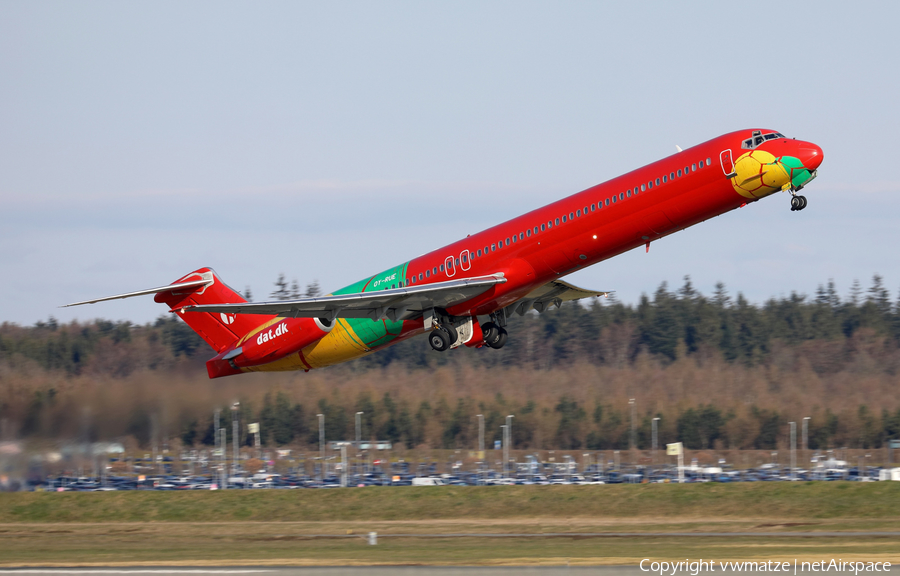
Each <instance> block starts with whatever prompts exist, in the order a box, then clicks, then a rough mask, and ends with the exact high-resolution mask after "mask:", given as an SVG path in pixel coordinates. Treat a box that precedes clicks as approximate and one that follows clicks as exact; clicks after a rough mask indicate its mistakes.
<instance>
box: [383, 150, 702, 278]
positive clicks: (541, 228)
mask: <svg viewBox="0 0 900 576" xmlns="http://www.w3.org/2000/svg"><path fill="white" fill-rule="evenodd" d="M711 165H712V159H711V158H707V159H706V160H700V161H699V162H695V163H693V164H691V165H690V166H685V167H684V168H679V169H678V170H676V171H674V172H669V173H668V174H663V175H662V176H661V177H659V178H656V179H653V180H650V181H648V182H647V183H646V184H641V185H640V186H635V187H634V188H629V189H628V190H626V191H625V192H620V193H619V194H618V195H613V196H610V197H609V198H605V199H603V200H601V201H599V202H597V203H596V204H591V205H590V206H585V207H584V208H578V209H577V210H575V211H574V212H569V213H568V214H563V215H562V216H561V217H559V218H555V219H553V220H548V221H547V223H546V224H543V223H542V224H540V225H538V226H535V227H533V228H530V229H528V230H526V231H524V232H519V233H518V234H517V235H516V234H514V235H512V236H510V237H509V238H505V239H504V238H500V239H499V240H498V241H497V242H492V243H491V244H490V246H485V247H484V248H479V249H478V250H476V251H474V252H469V253H468V254H467V251H464V252H463V256H462V262H463V263H468V262H470V261H474V260H475V258H476V257H477V258H481V257H482V256H486V255H487V254H488V253H490V252H496V251H497V250H499V249H501V248H503V247H505V246H509V245H511V244H515V243H517V242H519V241H520V240H524V239H525V238H530V237H531V236H532V235H535V236H536V235H537V234H538V232H545V231H547V230H549V229H551V228H553V227H554V226H559V225H561V224H565V223H566V222H568V221H570V220H574V219H575V218H580V217H581V216H582V215H584V216H587V214H588V212H595V211H597V210H599V209H601V208H603V207H604V206H609V205H610V203H613V204H616V203H617V202H619V201H624V200H625V199H626V198H630V197H631V196H637V195H638V192H645V191H647V190H652V189H653V187H654V186H661V185H663V184H666V183H667V182H669V181H672V180H675V178H681V177H682V176H687V175H688V174H689V173H691V172H696V171H697V170H700V169H701V168H705V167H707V166H711ZM467 255H468V256H469V258H468V260H467V259H466V256H467ZM459 263H460V259H459V258H457V259H456V266H459ZM438 271H440V272H443V271H444V265H443V264H441V265H440V266H435V267H433V268H431V269H430V270H425V272H420V273H419V275H418V276H416V275H413V276H412V277H411V278H407V279H406V284H407V285H409V284H415V283H416V282H417V281H418V282H421V281H422V280H424V279H425V278H429V277H431V276H432V275H436V274H437V273H438ZM400 287H401V288H402V287H403V283H402V282H401V283H400Z"/></svg>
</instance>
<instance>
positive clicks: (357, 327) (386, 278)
mask: <svg viewBox="0 0 900 576" xmlns="http://www.w3.org/2000/svg"><path fill="white" fill-rule="evenodd" d="M408 269H409V262H405V263H403V264H401V265H400V266H395V267H393V268H389V269H388V270H385V271H384V272H381V273H380V274H376V275H374V276H372V277H370V278H366V279H365V280H360V281H359V282H356V283H354V284H351V285H349V286H346V287H344V288H341V289H340V290H336V291H335V292H333V294H334V295H336V296H337V295H340V294H356V293H359V292H376V291H378V290H387V289H390V288H399V287H400V283H401V282H403V283H405V282H406V272H407V270H408ZM340 322H341V323H342V324H344V326H345V329H346V331H347V333H348V334H353V336H352V337H353V338H354V340H356V341H358V342H359V343H360V345H361V346H363V347H365V348H376V347H378V346H383V345H385V344H388V343H389V342H391V341H392V340H393V339H394V338H396V337H397V336H399V335H400V331H401V329H402V328H403V322H402V321H401V322H392V321H391V320H389V319H387V318H384V319H382V320H370V319H368V318H342V319H341V320H340Z"/></svg>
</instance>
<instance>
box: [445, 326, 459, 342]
mask: <svg viewBox="0 0 900 576" xmlns="http://www.w3.org/2000/svg"><path fill="white" fill-rule="evenodd" d="M441 330H443V331H444V332H446V333H447V335H448V336H449V337H450V345H451V346H453V345H454V344H456V341H457V340H459V332H457V331H456V327H455V326H453V324H441Z"/></svg>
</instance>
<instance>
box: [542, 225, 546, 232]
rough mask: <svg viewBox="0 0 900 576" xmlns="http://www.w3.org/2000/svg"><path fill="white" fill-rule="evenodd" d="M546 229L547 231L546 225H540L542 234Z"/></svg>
mask: <svg viewBox="0 0 900 576" xmlns="http://www.w3.org/2000/svg"><path fill="white" fill-rule="evenodd" d="M546 229H547V225H546V224H541V232H543V231H544V230H546Z"/></svg>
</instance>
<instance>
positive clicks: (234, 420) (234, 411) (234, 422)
mask: <svg viewBox="0 0 900 576" xmlns="http://www.w3.org/2000/svg"><path fill="white" fill-rule="evenodd" d="M240 407H241V403H240V402H235V403H234V404H232V405H231V436H232V438H231V444H232V446H233V447H234V456H233V461H232V463H231V468H232V469H233V470H234V473H235V474H237V469H238V459H239V455H238V446H239V442H240V440H239V439H238V438H239V437H240V434H239V432H238V408H240Z"/></svg>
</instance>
